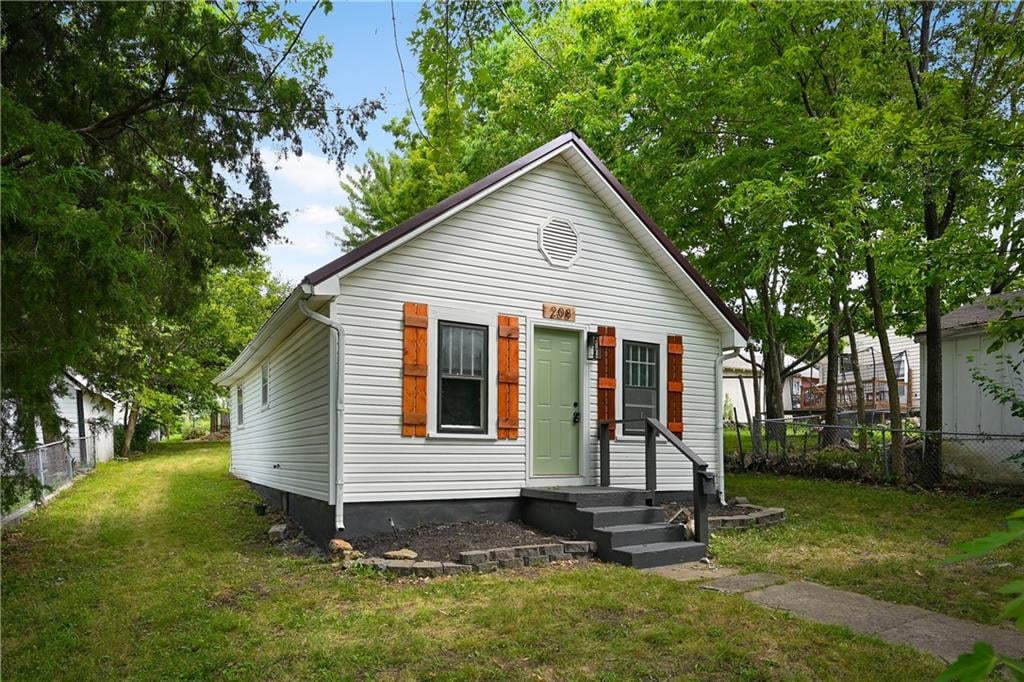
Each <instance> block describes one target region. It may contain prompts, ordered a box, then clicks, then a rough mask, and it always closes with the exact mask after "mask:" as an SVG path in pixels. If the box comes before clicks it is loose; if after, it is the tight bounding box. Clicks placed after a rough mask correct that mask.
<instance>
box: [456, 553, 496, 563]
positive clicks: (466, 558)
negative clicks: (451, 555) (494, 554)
mask: <svg viewBox="0 0 1024 682" xmlns="http://www.w3.org/2000/svg"><path fill="white" fill-rule="evenodd" d="M489 560H490V552H488V551H487V550H486V549H474V550H471V551H469V552H459V561H460V562H461V563H464V564H469V565H476V564H482V563H484V562H485V561H489Z"/></svg>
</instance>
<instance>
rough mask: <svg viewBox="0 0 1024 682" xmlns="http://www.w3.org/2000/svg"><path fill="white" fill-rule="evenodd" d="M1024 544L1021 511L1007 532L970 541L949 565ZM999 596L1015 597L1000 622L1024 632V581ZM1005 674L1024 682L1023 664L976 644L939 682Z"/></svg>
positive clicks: (960, 547)
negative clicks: (1001, 671)
mask: <svg viewBox="0 0 1024 682" xmlns="http://www.w3.org/2000/svg"><path fill="white" fill-rule="evenodd" d="M1022 541H1024V509H1018V510H1017V511H1015V512H1013V513H1012V514H1010V516H1009V517H1007V520H1006V528H1005V529H1004V530H996V531H992V532H991V533H989V534H988V535H986V536H985V537H982V538H978V539H976V540H970V541H968V542H965V543H963V544H960V545H958V546H957V551H958V552H959V553H958V554H955V555H953V556H951V557H949V559H947V562H955V561H966V560H969V559H979V558H981V557H983V556H987V555H988V554H991V553H992V552H994V551H996V550H998V549H1000V548H1002V547H1005V546H1007V545H1009V544H1011V543H1015V542H1022ZM999 593H1000V594H1007V595H1011V596H1014V595H1015V596H1014V598H1013V600H1012V601H1010V603H1008V604H1007V605H1006V607H1005V608H1004V609H1003V611H1002V613H1000V614H999V617H1000V618H1001V619H1004V620H1006V619H1011V620H1013V621H1014V622H1015V624H1016V626H1017V629H1018V630H1020V631H1021V632H1024V580H1014V581H1013V582H1011V583H1009V584H1007V585H1004V586H1003V587H1001V588H1000V589H999ZM1000 669H1002V670H1005V671H1006V672H1008V673H1010V674H1012V675H1013V676H1014V678H1015V679H1018V680H1024V660H1018V659H1014V658H1010V657H1009V656H1003V655H1002V654H997V653H996V652H995V650H994V649H993V648H992V646H991V645H989V644H987V643H985V642H976V643H975V644H974V650H973V651H971V652H970V653H967V654H963V655H961V656H960V657H959V658H957V659H956V661H954V662H953V664H952V665H950V666H949V667H948V668H946V670H945V672H943V673H942V675H941V676H939V679H940V680H961V681H963V682H967V681H970V680H987V679H989V677H990V676H991V675H992V674H993V673H994V672H996V671H997V670H1000Z"/></svg>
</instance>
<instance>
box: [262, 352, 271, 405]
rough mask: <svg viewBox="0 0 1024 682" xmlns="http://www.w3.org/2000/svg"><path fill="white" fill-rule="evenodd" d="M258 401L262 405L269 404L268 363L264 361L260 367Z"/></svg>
mask: <svg viewBox="0 0 1024 682" xmlns="http://www.w3.org/2000/svg"><path fill="white" fill-rule="evenodd" d="M260 403H261V404H262V405H263V407H269V406H270V363H269V362H264V363H263V365H262V366H261V367H260Z"/></svg>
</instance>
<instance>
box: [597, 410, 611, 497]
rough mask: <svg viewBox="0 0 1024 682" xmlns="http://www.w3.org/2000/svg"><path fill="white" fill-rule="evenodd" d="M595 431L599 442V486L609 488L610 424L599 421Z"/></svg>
mask: <svg viewBox="0 0 1024 682" xmlns="http://www.w3.org/2000/svg"><path fill="white" fill-rule="evenodd" d="M597 433H598V440H599V441H600V443H601V487H602V488H609V487H611V485H612V471H611V461H612V455H611V438H610V435H611V424H609V423H608V422H601V423H600V424H599V425H598V427H597Z"/></svg>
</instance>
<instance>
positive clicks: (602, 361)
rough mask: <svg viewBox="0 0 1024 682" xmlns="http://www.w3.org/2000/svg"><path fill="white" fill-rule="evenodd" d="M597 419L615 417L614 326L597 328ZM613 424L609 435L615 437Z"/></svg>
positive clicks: (602, 419)
mask: <svg viewBox="0 0 1024 682" xmlns="http://www.w3.org/2000/svg"><path fill="white" fill-rule="evenodd" d="M597 346H598V354H597V419H598V421H599V422H600V421H604V420H613V419H615V385H616V383H615V327H598V328H597ZM615 426H616V425H615V424H612V425H611V426H610V427H609V429H608V432H609V436H610V437H611V439H612V440H614V439H615Z"/></svg>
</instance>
